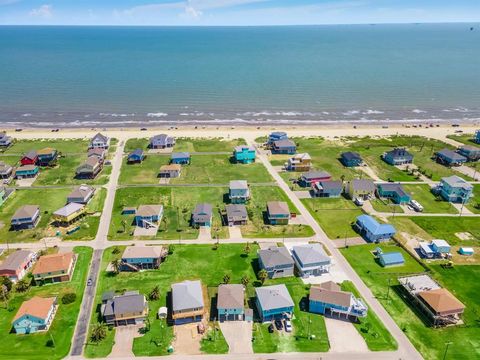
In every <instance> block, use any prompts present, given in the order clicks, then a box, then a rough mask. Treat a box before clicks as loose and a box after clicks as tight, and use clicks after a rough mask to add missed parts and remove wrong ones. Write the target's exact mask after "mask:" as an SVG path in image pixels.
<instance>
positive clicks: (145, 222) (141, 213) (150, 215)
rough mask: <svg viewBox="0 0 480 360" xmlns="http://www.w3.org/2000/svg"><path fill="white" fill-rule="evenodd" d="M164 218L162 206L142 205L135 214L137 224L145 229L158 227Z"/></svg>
mask: <svg viewBox="0 0 480 360" xmlns="http://www.w3.org/2000/svg"><path fill="white" fill-rule="evenodd" d="M162 216H163V206H162V205H140V206H139V207H138V209H137V212H136V213H135V224H136V225H137V226H140V227H143V228H145V229H148V228H151V227H154V226H156V225H155V224H158V223H159V222H160V220H162Z"/></svg>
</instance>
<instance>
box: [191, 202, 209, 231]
mask: <svg viewBox="0 0 480 360" xmlns="http://www.w3.org/2000/svg"><path fill="white" fill-rule="evenodd" d="M192 225H193V226H212V205H211V204H207V203H201V204H198V205H197V206H195V210H193V213H192Z"/></svg>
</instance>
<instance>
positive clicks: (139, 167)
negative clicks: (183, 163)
mask: <svg viewBox="0 0 480 360" xmlns="http://www.w3.org/2000/svg"><path fill="white" fill-rule="evenodd" d="M169 162H170V156H168V155H147V156H146V157H145V160H143V162H142V163H141V164H128V163H127V158H126V157H124V159H123V161H122V168H121V171H120V177H119V179H118V183H119V184H122V185H128V184H132V185H139V184H143V185H146V184H158V182H159V178H158V173H159V170H160V166H162V165H166V164H168V163H169ZM184 169H185V167H183V169H182V171H183V170H184ZM181 176H183V174H182V175H181Z"/></svg>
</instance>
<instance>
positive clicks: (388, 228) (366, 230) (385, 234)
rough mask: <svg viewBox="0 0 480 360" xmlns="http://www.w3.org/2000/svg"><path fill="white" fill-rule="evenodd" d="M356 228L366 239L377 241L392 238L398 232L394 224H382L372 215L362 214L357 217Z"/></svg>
mask: <svg viewBox="0 0 480 360" xmlns="http://www.w3.org/2000/svg"><path fill="white" fill-rule="evenodd" d="M355 228H356V229H357V231H358V233H359V234H360V235H362V236H363V237H364V238H365V240H367V241H369V242H375V243H378V242H381V241H387V240H390V238H391V237H392V236H393V235H395V232H396V230H395V228H394V227H393V226H392V225H390V224H380V223H379V222H378V221H377V220H375V219H374V218H373V217H371V216H370V215H360V216H359V217H357V221H356V223H355Z"/></svg>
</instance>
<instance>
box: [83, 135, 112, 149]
mask: <svg viewBox="0 0 480 360" xmlns="http://www.w3.org/2000/svg"><path fill="white" fill-rule="evenodd" d="M109 146H110V138H109V137H108V136H105V135H102V134H100V133H97V134H96V135H95V136H94V137H93V138H92V139H91V140H90V144H88V148H89V149H108V147H109Z"/></svg>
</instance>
